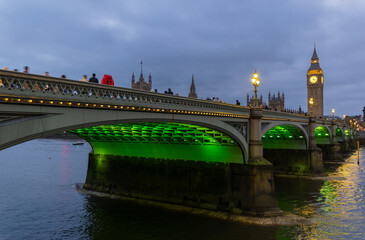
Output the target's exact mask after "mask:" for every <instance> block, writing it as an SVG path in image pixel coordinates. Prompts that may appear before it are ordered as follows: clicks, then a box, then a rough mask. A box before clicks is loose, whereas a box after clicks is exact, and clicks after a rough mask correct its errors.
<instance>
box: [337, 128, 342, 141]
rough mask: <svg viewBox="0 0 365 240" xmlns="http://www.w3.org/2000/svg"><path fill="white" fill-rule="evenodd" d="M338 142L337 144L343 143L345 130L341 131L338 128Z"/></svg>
mask: <svg viewBox="0 0 365 240" xmlns="http://www.w3.org/2000/svg"><path fill="white" fill-rule="evenodd" d="M336 140H337V142H343V141H344V133H343V129H341V128H339V127H337V128H336Z"/></svg>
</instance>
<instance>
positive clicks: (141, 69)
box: [141, 60, 143, 75]
mask: <svg viewBox="0 0 365 240" xmlns="http://www.w3.org/2000/svg"><path fill="white" fill-rule="evenodd" d="M142 61H143V60H141V75H143V62H142Z"/></svg>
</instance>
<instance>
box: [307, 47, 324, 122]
mask: <svg viewBox="0 0 365 240" xmlns="http://www.w3.org/2000/svg"><path fill="white" fill-rule="evenodd" d="M323 86H324V84H323V71H322V69H321V67H320V66H319V58H318V56H317V51H316V45H314V51H313V55H312V58H311V65H310V67H309V69H308V72H307V104H308V112H309V113H310V112H312V113H313V116H314V117H323ZM310 98H313V106H312V110H311V109H310V105H309V99H310Z"/></svg>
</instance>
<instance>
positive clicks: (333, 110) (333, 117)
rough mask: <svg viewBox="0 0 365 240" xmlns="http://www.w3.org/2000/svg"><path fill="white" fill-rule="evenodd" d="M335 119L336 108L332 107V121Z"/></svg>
mask: <svg viewBox="0 0 365 240" xmlns="http://www.w3.org/2000/svg"><path fill="white" fill-rule="evenodd" d="M334 120H335V109H334V108H332V121H334Z"/></svg>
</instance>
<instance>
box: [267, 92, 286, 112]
mask: <svg viewBox="0 0 365 240" xmlns="http://www.w3.org/2000/svg"><path fill="white" fill-rule="evenodd" d="M269 108H270V109H273V110H277V111H284V109H285V104H284V93H282V94H281V95H280V92H278V95H277V96H275V93H274V94H273V95H272V96H271V93H270V92H269Z"/></svg>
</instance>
